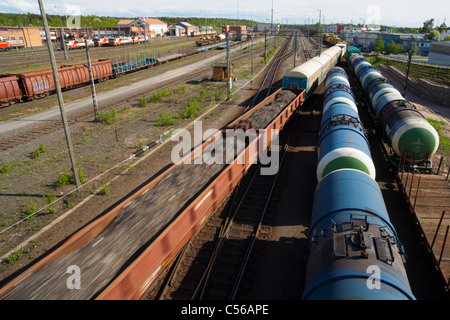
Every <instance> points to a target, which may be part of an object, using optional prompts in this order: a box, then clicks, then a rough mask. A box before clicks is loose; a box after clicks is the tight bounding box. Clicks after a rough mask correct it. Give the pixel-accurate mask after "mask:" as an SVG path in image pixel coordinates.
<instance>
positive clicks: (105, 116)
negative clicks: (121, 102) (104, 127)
mask: <svg viewBox="0 0 450 320" xmlns="http://www.w3.org/2000/svg"><path fill="white" fill-rule="evenodd" d="M116 117H117V111H116V109H114V108H113V109H111V110H109V111H105V112H102V113H100V114H99V115H98V121H100V122H102V123H106V124H113V123H115V122H116V121H117V119H116Z"/></svg>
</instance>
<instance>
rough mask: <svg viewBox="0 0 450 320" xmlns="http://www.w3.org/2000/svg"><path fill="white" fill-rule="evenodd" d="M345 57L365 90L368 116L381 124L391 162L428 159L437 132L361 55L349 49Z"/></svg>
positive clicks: (435, 141)
mask: <svg viewBox="0 0 450 320" xmlns="http://www.w3.org/2000/svg"><path fill="white" fill-rule="evenodd" d="M347 60H348V61H349V65H350V64H351V67H352V69H353V71H354V73H355V75H356V77H357V79H358V80H359V83H360V84H361V87H362V89H363V90H364V92H365V97H366V99H367V101H368V105H370V107H371V110H370V111H371V113H372V115H373V116H374V118H376V119H377V120H378V121H379V123H380V124H381V129H382V132H383V136H384V138H385V140H386V141H387V144H388V146H389V147H391V148H392V150H393V154H394V155H393V157H392V159H393V161H392V162H395V163H397V165H398V163H399V162H400V160H401V159H402V156H403V158H404V161H407V162H414V163H416V164H419V163H420V162H423V161H426V160H427V159H431V157H432V156H433V154H434V153H435V152H436V150H437V149H438V147H439V136H438V133H437V131H436V130H435V129H434V128H433V127H432V126H431V125H430V124H429V123H428V121H427V120H426V119H425V117H424V116H423V115H422V114H421V113H420V112H419V111H418V110H417V109H416V107H415V106H414V104H413V103H411V102H410V101H407V100H406V99H405V98H404V97H403V96H402V95H401V94H400V92H399V91H398V90H397V89H395V88H394V87H393V86H392V85H391V84H389V82H388V80H387V79H386V78H385V77H384V76H383V75H381V73H380V72H379V71H378V70H377V69H376V68H375V67H373V66H372V65H371V64H370V63H369V62H368V61H367V60H366V58H365V57H364V56H362V55H361V54H359V53H358V52H355V50H349V51H348V59H347ZM428 161H429V160H428ZM430 167H431V165H428V168H430Z"/></svg>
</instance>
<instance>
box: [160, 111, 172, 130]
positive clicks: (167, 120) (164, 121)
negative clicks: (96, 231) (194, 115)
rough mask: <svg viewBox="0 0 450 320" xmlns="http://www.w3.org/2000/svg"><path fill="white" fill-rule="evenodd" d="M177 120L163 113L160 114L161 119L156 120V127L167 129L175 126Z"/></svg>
mask: <svg viewBox="0 0 450 320" xmlns="http://www.w3.org/2000/svg"><path fill="white" fill-rule="evenodd" d="M175 122H176V120H175V119H174V118H173V117H172V116H171V115H169V114H168V113H166V112H165V111H161V113H160V114H159V118H157V119H156V125H157V126H158V127H167V126H171V125H173V124H175Z"/></svg>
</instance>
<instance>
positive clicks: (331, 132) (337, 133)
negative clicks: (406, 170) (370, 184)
mask: <svg viewBox="0 0 450 320" xmlns="http://www.w3.org/2000/svg"><path fill="white" fill-rule="evenodd" d="M323 105H324V107H323V115H322V122H321V127H320V140H319V142H318V150H319V155H318V165H317V171H316V176H317V180H318V181H320V180H321V179H322V178H323V177H324V176H326V175H327V174H329V173H331V172H333V171H336V170H340V169H345V168H351V169H355V170H360V171H362V172H364V173H366V174H368V175H369V176H370V177H371V178H372V179H375V166H374V164H373V161H372V157H371V153H370V145H369V141H368V139H367V137H366V134H365V132H364V127H363V125H362V123H361V121H360V119H359V115H358V109H357V108H356V104H355V100H354V98H353V94H352V91H351V89H350V85H349V83H348V79H347V75H346V73H345V72H344V70H343V69H342V68H339V67H334V68H332V69H331V70H330V72H329V73H328V76H327V80H326V87H325V93H324V103H323Z"/></svg>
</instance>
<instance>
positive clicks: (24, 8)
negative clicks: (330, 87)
mask: <svg viewBox="0 0 450 320" xmlns="http://www.w3.org/2000/svg"><path fill="white" fill-rule="evenodd" d="M43 1H44V6H45V11H46V12H47V13H49V14H66V15H69V14H70V15H75V14H80V13H81V14H86V15H88V14H95V15H99V16H107V15H109V16H122V17H136V16H143V15H145V16H148V17H160V16H173V17H205V16H206V17H207V18H216V17H217V18H229V19H234V18H236V19H237V15H238V4H239V18H240V19H254V20H255V21H259V22H267V21H268V20H267V19H269V20H270V18H271V10H272V3H273V19H274V22H278V23H281V22H282V21H283V22H285V21H286V19H287V20H288V22H289V23H293V22H294V21H295V23H305V21H307V19H308V18H310V21H314V22H317V21H318V18H319V12H318V11H317V10H318V9H321V10H322V14H323V15H324V16H325V23H330V22H344V23H350V22H351V21H352V22H353V23H355V24H358V23H362V22H363V21H369V20H370V19H372V20H373V18H374V15H377V14H376V12H374V11H370V12H368V11H367V10H368V9H370V8H372V9H373V8H374V7H373V6H376V8H379V11H378V13H379V14H378V16H377V17H378V18H379V22H380V23H381V24H386V25H397V26H422V23H423V21H425V20H427V19H430V18H435V20H436V21H441V22H442V21H443V19H444V17H445V16H447V17H450V6H449V5H448V0H434V1H433V5H423V2H422V1H419V0H409V1H406V0H402V1H392V0H378V1H376V2H374V1H373V0H358V1H354V0H342V1H335V0H302V1H292V0H274V1H273V2H272V0H232V1H221V2H216V1H211V0H191V1H189V2H186V0H170V2H169V1H167V2H156V1H148V0H132V1H129V2H126V3H124V1H123V0H96V1H92V0H77V1H76V5H75V4H72V3H71V2H61V1H56V0H43ZM0 3H1V4H2V6H1V7H2V10H3V11H5V12H19V13H25V12H33V13H39V7H38V5H37V1H36V0H2V1H1V2H0ZM3 4H4V5H3Z"/></svg>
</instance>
